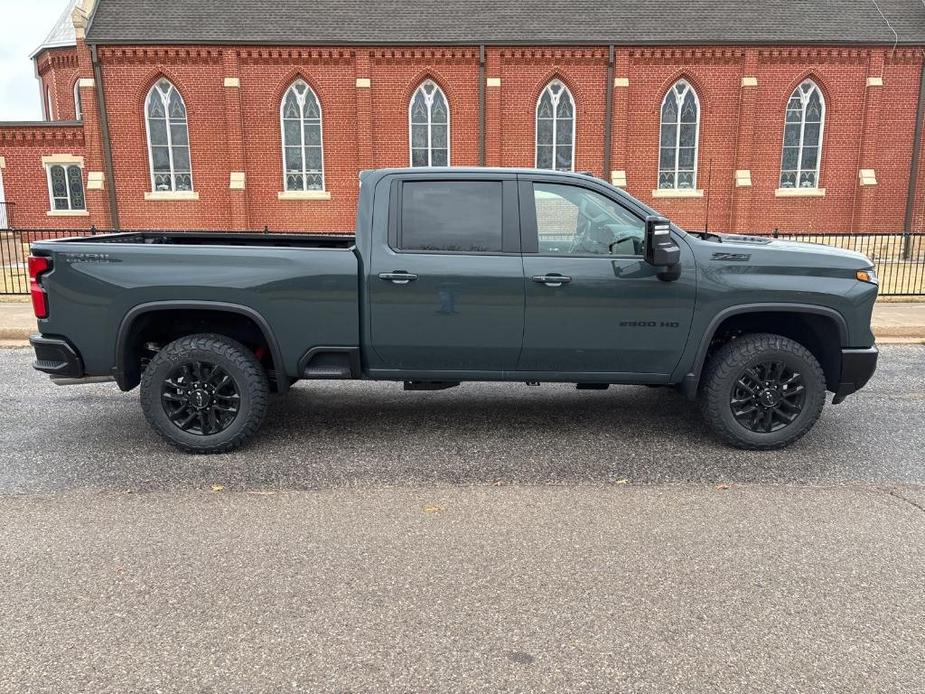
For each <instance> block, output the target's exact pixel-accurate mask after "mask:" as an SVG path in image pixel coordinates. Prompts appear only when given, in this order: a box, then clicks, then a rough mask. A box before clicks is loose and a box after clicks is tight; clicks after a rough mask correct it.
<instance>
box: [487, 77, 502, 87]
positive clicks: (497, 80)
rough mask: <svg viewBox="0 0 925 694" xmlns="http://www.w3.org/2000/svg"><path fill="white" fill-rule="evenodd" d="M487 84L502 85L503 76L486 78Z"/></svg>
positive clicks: (491, 85) (489, 85) (488, 85)
mask: <svg viewBox="0 0 925 694" xmlns="http://www.w3.org/2000/svg"><path fill="white" fill-rule="evenodd" d="M485 86H486V87H500V86H501V78H500V77H487V78H486V79H485Z"/></svg>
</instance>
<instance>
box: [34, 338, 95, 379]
mask: <svg viewBox="0 0 925 694" xmlns="http://www.w3.org/2000/svg"><path fill="white" fill-rule="evenodd" d="M29 344H31V345H32V349H34V350H35V361H33V362H32V368H34V369H35V370H37V371H42V372H44V373H47V374H49V375H51V376H54V377H56V378H82V377H83V375H84V364H83V360H82V359H81V358H80V354H78V353H77V350H76V349H74V348H73V347H72V346H71V344H70V343H69V342H68V341H67V340H65V339H64V338H62V337H45V336H44V335H33V336H32V337H30V338H29Z"/></svg>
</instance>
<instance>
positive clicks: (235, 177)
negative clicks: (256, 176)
mask: <svg viewBox="0 0 925 694" xmlns="http://www.w3.org/2000/svg"><path fill="white" fill-rule="evenodd" d="M246 187H247V176H246V175H245V173H244V172H243V171H232V172H231V174H229V176H228V188H229V189H230V190H244V189H245V188H246Z"/></svg>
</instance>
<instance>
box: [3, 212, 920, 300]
mask: <svg viewBox="0 0 925 694" xmlns="http://www.w3.org/2000/svg"><path fill="white" fill-rule="evenodd" d="M264 231H266V230H264ZM99 233H110V232H108V231H106V232H104V231H102V230H96V229H64V230H62V229H13V230H11V229H3V228H0V294H28V293H29V277H28V269H27V267H26V259H27V258H28V256H29V244H30V243H32V242H33V241H38V240H41V239H56V238H69V237H73V236H91V235H94V234H99ZM247 233H254V232H253V231H250V232H247ZM771 236H773V237H775V238H780V239H784V240H789V241H804V242H808V243H820V244H824V245H828V246H835V247H836V248H843V249H847V250H852V251H857V252H859V253H863V254H864V255H866V256H867V257H868V258H870V259H871V260H872V261H873V262H874V265H875V266H876V268H877V273H878V274H879V275H880V295H881V296H925V233H922V232H918V233H912V234H851V233H847V234H839V233H834V232H833V233H800V234H783V233H781V234H779V233H776V232H775V233H773V234H771Z"/></svg>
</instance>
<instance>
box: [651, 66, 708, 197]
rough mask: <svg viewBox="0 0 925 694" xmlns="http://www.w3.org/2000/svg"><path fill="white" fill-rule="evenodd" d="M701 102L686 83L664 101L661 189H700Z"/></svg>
mask: <svg viewBox="0 0 925 694" xmlns="http://www.w3.org/2000/svg"><path fill="white" fill-rule="evenodd" d="M699 141H700V100H699V99H698V98H697V92H695V91H694V88H693V87H692V86H691V84H690V83H689V82H688V81H687V80H678V81H677V82H675V83H674V84H673V85H672V87H671V89H669V90H668V93H666V94H665V98H664V99H663V100H662V123H661V134H660V140H659V159H658V187H659V188H665V189H692V188H696V187H697V149H698V146H699Z"/></svg>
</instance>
